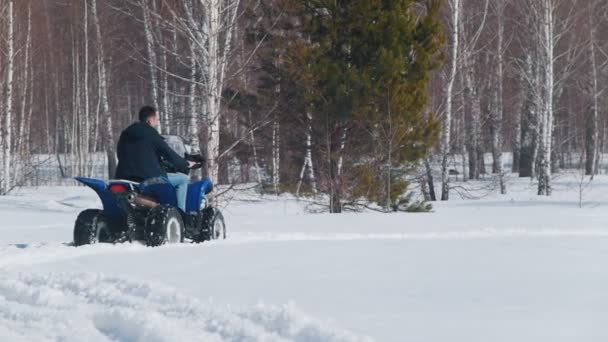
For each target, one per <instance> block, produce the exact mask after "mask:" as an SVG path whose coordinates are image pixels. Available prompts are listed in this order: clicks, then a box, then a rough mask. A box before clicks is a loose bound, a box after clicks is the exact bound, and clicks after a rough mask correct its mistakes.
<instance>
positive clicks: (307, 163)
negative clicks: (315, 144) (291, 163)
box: [296, 111, 317, 196]
mask: <svg viewBox="0 0 608 342" xmlns="http://www.w3.org/2000/svg"><path fill="white" fill-rule="evenodd" d="M306 118H307V119H308V127H307V129H306V155H305V156H304V165H302V170H300V179H299V180H298V187H297V189H296V196H298V195H299V194H300V188H301V187H302V181H303V180H304V175H305V173H306V171H308V173H307V175H308V180H309V181H310V186H311V189H312V193H313V194H314V195H316V194H317V182H316V180H315V171H314V166H313V163H312V124H311V122H312V114H311V113H310V111H309V112H307V113H306Z"/></svg>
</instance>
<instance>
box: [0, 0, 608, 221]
mask: <svg viewBox="0 0 608 342" xmlns="http://www.w3.org/2000/svg"><path fill="white" fill-rule="evenodd" d="M606 7H607V5H606V3H605V1H601V0H587V1H571V0H443V1H440V0H393V1H380V0H378V1H375V0H374V1H370V0H352V1H325V0H185V1H182V0H104V1H101V0H68V1H58V0H19V1H16V0H0V27H1V29H0V94H2V95H1V96H0V152H1V153H0V166H1V170H0V189H1V190H0V193H7V192H8V191H10V190H11V189H12V188H14V187H18V186H20V185H23V184H27V182H28V179H30V178H31V177H33V176H32V175H34V174H35V173H36V170H37V169H40V167H41V165H42V164H43V163H53V165H56V166H57V168H58V169H59V171H60V174H61V176H62V177H72V176H76V175H84V176H87V175H91V174H92V173H93V170H94V168H95V164H100V163H101V164H103V165H104V167H105V168H107V176H109V177H111V176H112V175H113V170H114V168H115V166H116V156H115V144H116V140H117V138H118V135H119V134H120V132H121V130H122V129H123V128H124V127H126V126H127V125H128V124H129V123H131V122H133V121H134V120H135V116H136V113H137V110H138V109H139V107H140V106H142V105H144V104H149V105H152V106H154V107H156V108H158V110H159V113H160V116H161V130H162V133H164V134H177V135H181V136H183V137H185V138H187V140H188V141H189V142H190V143H191V144H192V145H193V146H194V147H195V148H198V149H199V150H200V151H201V153H203V154H204V155H205V156H206V157H207V165H206V168H205V170H204V173H205V175H206V176H209V177H211V178H213V179H215V180H216V181H218V182H220V183H257V184H260V185H262V186H263V188H264V190H265V191H272V192H277V193H278V192H282V191H291V192H294V193H297V194H325V195H327V198H328V199H329V208H330V210H331V211H332V212H340V211H342V210H343V209H344V208H346V207H349V208H350V207H357V206H367V205H369V204H376V205H378V207H379V208H384V209H386V210H399V209H402V206H403V205H406V203H407V201H408V199H409V197H408V196H407V192H408V186H409V189H410V190H411V189H412V186H413V185H412V183H413V181H415V182H416V186H420V190H422V192H423V193H424V195H425V197H426V198H427V199H428V200H438V199H443V200H447V199H449V196H450V192H453V187H454V185H453V184H451V183H450V181H451V178H452V179H453V178H454V174H459V176H460V178H463V179H465V180H466V179H473V180H475V179H480V178H484V177H485V176H484V175H489V176H488V177H489V178H491V179H496V182H497V184H499V185H500V187H499V189H500V191H502V192H503V193H505V192H506V191H507V181H506V175H508V174H515V175H519V176H521V177H532V178H533V179H535V180H536V181H537V183H538V193H539V194H541V195H550V194H551V178H552V174H554V173H556V172H559V170H560V169H563V168H571V167H578V168H581V170H584V171H585V172H586V173H587V174H588V175H593V174H596V173H599V172H600V171H601V170H600V167H599V166H600V161H601V156H602V152H603V151H604V150H605V141H606V120H605V108H606V105H608V104H607V103H606V101H605V100H604V96H603V94H604V89H605V86H606V84H607V82H606V76H607V69H606V65H607V63H606V61H608V54H607V53H606V48H607V44H606V43H607V42H606V39H605V38H604V37H605V35H604V33H606V22H607V20H606V19H607V11H606ZM507 153H508V156H509V157H510V156H512V157H513V158H512V163H510V162H505V161H506V160H505V158H503V155H505V154H507ZM486 154H491V156H492V158H491V164H492V165H491V167H488V168H487V167H486V164H485V163H484V158H483V156H484V155H486ZM40 156H45V157H44V158H41V157H40ZM100 156H103V157H102V158H101V157H100ZM508 160H509V161H511V158H508Z"/></svg>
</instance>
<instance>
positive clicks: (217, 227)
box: [211, 208, 226, 240]
mask: <svg viewBox="0 0 608 342" xmlns="http://www.w3.org/2000/svg"><path fill="white" fill-rule="evenodd" d="M223 239H226V222H224V215H222V212H221V211H219V210H218V209H216V208H214V209H213V218H212V220H211V240H223Z"/></svg>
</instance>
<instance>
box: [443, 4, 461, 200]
mask: <svg viewBox="0 0 608 342" xmlns="http://www.w3.org/2000/svg"><path fill="white" fill-rule="evenodd" d="M449 3H450V5H451V6H450V7H451V14H452V15H451V24H452V34H451V35H450V41H451V47H452V49H451V50H452V53H451V56H450V71H449V75H448V82H447V87H446V95H445V97H446V109H445V116H444V118H443V131H442V138H441V158H442V161H441V184H442V185H441V200H442V201H447V200H448V199H449V197H450V185H449V182H450V178H449V174H448V154H449V153H450V144H451V139H450V133H451V124H452V101H453V96H454V82H455V80H456V74H457V72H458V56H459V53H460V51H459V44H460V11H461V9H462V4H461V0H451V1H450V2H449Z"/></svg>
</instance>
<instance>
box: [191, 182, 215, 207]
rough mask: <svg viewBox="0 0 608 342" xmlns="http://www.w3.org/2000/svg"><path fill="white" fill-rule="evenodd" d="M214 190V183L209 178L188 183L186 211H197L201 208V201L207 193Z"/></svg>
mask: <svg viewBox="0 0 608 342" xmlns="http://www.w3.org/2000/svg"><path fill="white" fill-rule="evenodd" d="M212 190H213V183H212V182H211V180H210V179H209V178H204V179H201V180H200V181H198V182H194V183H191V184H190V185H188V195H187V197H186V211H187V212H195V211H199V209H200V208H201V202H202V201H203V199H204V198H205V195H206V194H208V193H210V192H211V191H212Z"/></svg>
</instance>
